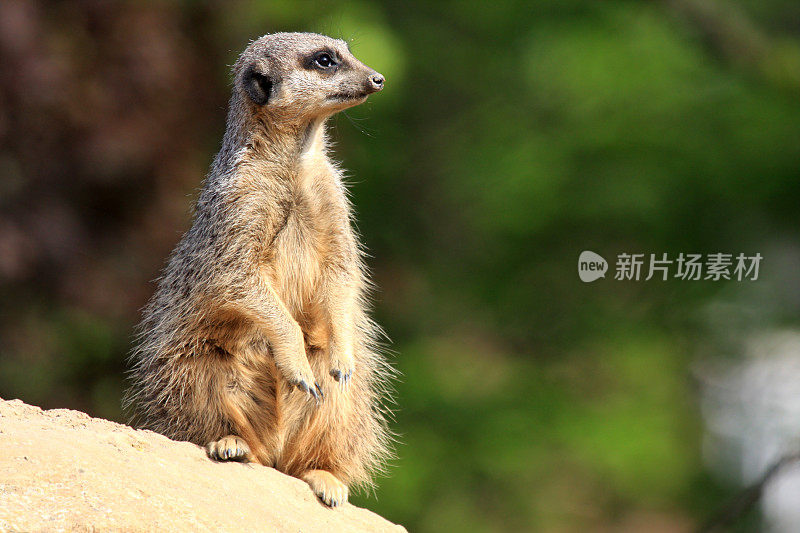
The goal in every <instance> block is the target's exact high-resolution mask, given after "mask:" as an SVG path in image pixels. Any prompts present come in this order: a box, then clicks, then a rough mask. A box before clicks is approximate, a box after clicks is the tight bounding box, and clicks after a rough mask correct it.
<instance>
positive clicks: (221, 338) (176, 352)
mask: <svg viewBox="0 0 800 533" xmlns="http://www.w3.org/2000/svg"><path fill="white" fill-rule="evenodd" d="M326 50H327V51H328V52H329V56H331V55H333V56H334V58H335V59H336V60H337V61H338V66H336V67H335V68H323V67H322V66H320V64H318V63H315V62H314V61H315V59H314V58H315V57H319V54H320V53H322V52H325V51H326ZM320 61H323V60H320ZM233 74H234V87H233V95H232V97H231V101H230V109H229V112H228V123H227V129H226V132H225V138H224V141H223V145H222V149H221V150H220V152H219V153H218V154H217V156H216V158H215V160H214V164H213V166H212V168H211V171H210V173H209V175H208V177H207V179H206V182H205V184H204V187H203V190H202V192H201V194H200V198H199V200H198V202H197V207H196V212H195V216H194V222H193V225H192V227H191V229H190V230H189V231H188V232H187V233H186V235H184V237H183V239H182V240H181V241H180V243H179V244H178V246H177V247H176V249H175V251H174V252H173V254H172V256H171V257H170V259H169V262H168V265H167V267H166V269H165V271H164V273H163V276H162V277H161V278H160V280H159V282H158V288H157V290H156V293H155V295H154V296H153V298H152V300H151V301H150V303H149V304H148V306H147V307H146V309H145V311H144V316H143V319H142V322H141V324H140V328H139V336H138V345H137V346H136V348H135V349H134V351H133V353H132V356H131V362H132V381H133V386H132V387H131V390H130V391H129V393H128V396H127V399H126V401H127V403H128V404H129V405H131V406H133V408H134V410H135V415H134V420H135V421H136V422H138V424H139V425H141V426H142V427H145V428H148V429H152V430H154V431H157V432H159V433H163V434H165V435H167V436H169V437H171V438H174V439H182V440H189V441H192V442H195V443H197V444H201V445H208V449H209V454H210V455H212V456H214V457H216V458H218V459H238V458H242V457H243V456H246V457H247V458H249V459H251V460H255V461H258V462H260V463H262V464H265V465H268V466H273V467H275V468H277V469H278V470H281V471H283V472H285V473H287V474H290V475H293V476H297V477H300V478H302V479H305V480H306V481H307V482H308V483H309V484H310V485H311V487H312V488H313V489H314V491H315V493H317V495H318V496H320V498H322V499H323V501H325V502H326V503H328V504H329V505H336V504H338V503H343V501H344V500H346V498H347V486H346V485H353V484H355V485H362V486H363V485H370V484H371V483H372V477H373V475H374V474H375V473H376V472H377V471H380V470H381V468H382V467H383V465H384V464H385V461H386V459H387V458H388V457H389V455H390V451H389V444H390V435H389V432H388V430H387V425H386V420H385V416H386V412H387V411H386V409H385V408H384V403H383V402H384V401H386V400H387V399H388V392H389V391H388V382H389V380H390V378H391V376H392V374H393V370H392V369H391V367H390V366H389V365H388V363H387V362H386V361H385V359H384V358H383V356H382V355H381V354H380V353H379V351H378V339H379V337H380V335H381V332H380V329H379V328H378V326H376V325H375V324H374V323H373V322H372V321H371V319H370V318H369V317H368V315H367V308H368V306H367V290H368V288H369V282H368V279H367V276H366V273H365V269H364V265H363V262H362V253H361V250H360V247H359V243H358V240H357V237H356V234H355V233H354V231H353V228H352V226H351V221H350V218H351V209H350V205H349V202H348V199H347V191H346V188H345V186H344V184H343V182H342V172H341V171H340V170H339V169H338V168H337V167H336V166H335V164H333V163H332V162H331V161H330V160H329V158H328V155H327V143H326V135H325V119H326V118H328V117H329V116H330V115H332V114H333V113H336V112H338V111H340V110H342V109H345V108H347V107H350V106H352V105H356V104H358V103H361V102H363V101H364V100H365V99H366V96H367V95H368V94H369V93H371V92H375V91H377V90H380V88H382V84H383V78H382V77H381V76H380V75H379V74H377V73H376V72H375V71H373V70H371V69H369V68H368V67H366V66H364V65H363V64H362V63H360V62H359V61H358V60H357V59H355V58H354V57H353V56H352V54H350V52H349V50H348V49H347V45H346V44H345V43H344V42H342V41H338V40H334V39H331V38H329V37H324V36H321V35H315V34H273V35H267V36H264V37H262V38H261V39H259V40H257V41H254V42H253V43H251V44H250V46H249V47H248V48H247V49H246V50H245V51H244V53H242V55H241V57H240V58H239V60H238V61H237V62H236V64H235V66H234V67H233ZM378 82H380V83H378ZM264 100H266V101H264ZM350 375H352V377H350V378H349V379H348V376H350ZM318 390H319V391H321V392H322V394H323V395H324V398H322V399H321V401H314V400H313V399H311V396H312V395H313V396H315V397H316V396H318V393H317V391H318ZM306 393H308V394H306ZM236 437H241V439H237V438H236ZM242 440H243V441H244V442H242ZM247 448H249V450H248V449H247ZM226 454H227V456H226ZM319 471H322V472H321V473H320V472H319ZM337 482H338V483H339V485H336V483H337ZM342 483H343V484H344V485H342ZM342 487H344V488H342ZM331 495H332V496H331Z"/></svg>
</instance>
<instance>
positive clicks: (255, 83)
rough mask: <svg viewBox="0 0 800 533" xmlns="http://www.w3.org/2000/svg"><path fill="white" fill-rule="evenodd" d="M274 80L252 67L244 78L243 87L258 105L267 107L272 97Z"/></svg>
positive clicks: (245, 73)
mask: <svg viewBox="0 0 800 533" xmlns="http://www.w3.org/2000/svg"><path fill="white" fill-rule="evenodd" d="M272 85H273V83H272V78H271V77H270V76H269V75H267V74H264V73H262V72H259V71H258V70H256V68H255V66H250V67H249V68H248V69H247V70H246V71H245V72H244V76H242V86H243V87H244V90H245V91H247V96H249V97H250V99H251V100H252V101H253V102H255V104H256V105H265V104H266V103H267V102H268V101H269V98H270V96H271V95H272Z"/></svg>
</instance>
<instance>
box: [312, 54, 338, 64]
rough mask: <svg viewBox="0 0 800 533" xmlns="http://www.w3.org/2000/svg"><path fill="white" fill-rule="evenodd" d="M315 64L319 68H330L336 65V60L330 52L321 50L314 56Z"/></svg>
mask: <svg viewBox="0 0 800 533" xmlns="http://www.w3.org/2000/svg"><path fill="white" fill-rule="evenodd" d="M314 64H315V65H316V66H318V67H319V68H330V67H332V66H334V65H336V60H335V59H333V58H332V57H331V55H330V54H329V53H328V52H320V53H318V54H317V55H315V56H314Z"/></svg>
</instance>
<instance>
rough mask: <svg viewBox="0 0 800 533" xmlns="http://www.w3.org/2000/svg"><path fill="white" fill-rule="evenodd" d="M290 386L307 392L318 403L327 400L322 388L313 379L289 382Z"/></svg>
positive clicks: (298, 378) (296, 379) (300, 378)
mask: <svg viewBox="0 0 800 533" xmlns="http://www.w3.org/2000/svg"><path fill="white" fill-rule="evenodd" d="M289 385H290V386H292V387H297V388H298V389H299V390H301V391H303V392H305V393H306V394H308V395H309V396H311V397H312V398H314V401H316V402H317V403H319V402H321V401H322V400H324V399H325V395H324V394H322V387H320V386H319V383H317V382H316V381H315V380H314V379H313V378H312V379H307V378H303V377H297V378H295V379H291V380H289Z"/></svg>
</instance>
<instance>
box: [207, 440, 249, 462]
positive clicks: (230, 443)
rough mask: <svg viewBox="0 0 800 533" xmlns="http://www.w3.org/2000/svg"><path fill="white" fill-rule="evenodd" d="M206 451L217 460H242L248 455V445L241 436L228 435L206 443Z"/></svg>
mask: <svg viewBox="0 0 800 533" xmlns="http://www.w3.org/2000/svg"><path fill="white" fill-rule="evenodd" d="M206 453H207V454H208V456H209V457H210V458H211V459H215V460H217V461H244V460H247V458H248V456H249V455H250V447H249V446H248V445H247V443H246V442H245V441H244V440H243V439H242V438H241V437H237V436H235V435H228V436H227V437H223V438H221V439H219V440H216V441H211V442H209V443H208V444H207V445H206Z"/></svg>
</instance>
